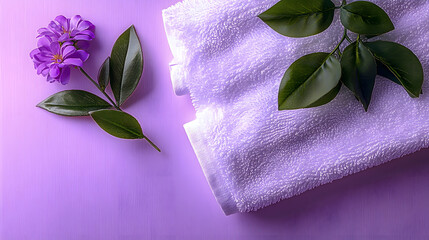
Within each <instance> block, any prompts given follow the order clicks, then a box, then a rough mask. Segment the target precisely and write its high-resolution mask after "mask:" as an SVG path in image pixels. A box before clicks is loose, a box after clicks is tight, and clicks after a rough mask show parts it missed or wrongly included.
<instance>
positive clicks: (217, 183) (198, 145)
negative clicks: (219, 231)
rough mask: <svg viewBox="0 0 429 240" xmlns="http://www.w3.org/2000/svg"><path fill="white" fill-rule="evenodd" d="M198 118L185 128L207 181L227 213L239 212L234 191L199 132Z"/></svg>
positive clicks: (185, 125)
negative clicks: (216, 164) (216, 165)
mask: <svg viewBox="0 0 429 240" xmlns="http://www.w3.org/2000/svg"><path fill="white" fill-rule="evenodd" d="M198 125H199V123H198V119H196V120H194V121H191V122H189V123H186V124H184V125H183V128H184V129H185V131H186V135H187V136H188V138H189V141H190V143H191V146H192V148H193V150H194V152H195V155H196V156H197V159H198V161H199V163H200V166H201V168H202V170H203V172H204V175H205V177H206V180H207V182H208V183H209V185H210V189H211V191H212V192H213V195H214V196H215V198H216V201H217V202H218V203H219V205H220V207H221V208H222V210H223V212H224V213H225V215H227V216H228V215H231V214H234V213H237V212H239V210H238V207H237V204H236V202H235V200H234V198H233V196H232V193H231V192H230V191H228V187H227V184H226V182H225V179H224V178H223V177H222V176H221V174H220V173H219V172H218V170H217V168H216V167H215V166H214V165H215V163H214V162H212V161H210V159H213V157H212V154H211V152H210V150H209V149H208V148H207V144H206V143H205V140H204V137H203V136H202V134H200V133H199V131H200V129H201V128H200V127H199V126H198Z"/></svg>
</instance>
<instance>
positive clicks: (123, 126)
mask: <svg viewBox="0 0 429 240" xmlns="http://www.w3.org/2000/svg"><path fill="white" fill-rule="evenodd" d="M90 114H91V117H92V118H93V119H94V121H95V122H96V123H97V124H98V126H100V127H101V128H102V129H103V130H104V131H106V132H107V133H109V134H111V135H113V136H115V137H118V138H124V139H140V138H143V137H144V135H143V132H142V128H141V126H140V124H139V122H138V121H137V120H136V119H135V118H134V117H133V116H131V115H130V114H128V113H125V112H121V111H116V110H99V111H95V112H91V113H90Z"/></svg>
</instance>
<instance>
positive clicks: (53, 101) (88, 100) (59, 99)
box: [37, 90, 112, 116]
mask: <svg viewBox="0 0 429 240" xmlns="http://www.w3.org/2000/svg"><path fill="white" fill-rule="evenodd" d="M37 107H40V108H43V109H45V110H47V111H49V112H51V113H55V114H58V115H63V116H86V115H89V112H91V111H95V110H100V109H107V108H111V107H112V106H111V105H110V104H109V103H107V102H106V101H104V100H103V99H102V98H100V97H98V96H96V95H94V94H92V93H89V92H85V91H82V90H66V91H62V92H59V93H56V94H54V95H52V96H50V97H48V98H47V99H45V100H43V102H41V103H39V104H37Z"/></svg>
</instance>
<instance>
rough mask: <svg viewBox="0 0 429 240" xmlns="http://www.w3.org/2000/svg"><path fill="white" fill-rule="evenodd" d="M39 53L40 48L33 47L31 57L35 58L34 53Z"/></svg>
mask: <svg viewBox="0 0 429 240" xmlns="http://www.w3.org/2000/svg"><path fill="white" fill-rule="evenodd" d="M39 53H40V50H39V49H38V48H36V49H33V51H31V52H30V57H31V59H33V58H34V55H36V54H39Z"/></svg>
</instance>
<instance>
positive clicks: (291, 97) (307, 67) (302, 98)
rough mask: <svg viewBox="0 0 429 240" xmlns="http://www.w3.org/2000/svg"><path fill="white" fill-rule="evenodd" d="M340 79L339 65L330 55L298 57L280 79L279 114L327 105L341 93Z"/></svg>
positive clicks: (317, 54)
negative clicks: (283, 111) (284, 111)
mask: <svg viewBox="0 0 429 240" xmlns="http://www.w3.org/2000/svg"><path fill="white" fill-rule="evenodd" d="M340 78H341V65H340V62H339V61H338V60H337V59H336V58H335V57H334V56H332V55H330V54H329V53H313V54H310V55H306V56H303V57H301V58H300V59H298V60H296V61H295V62H294V63H292V65H291V66H290V67H289V69H288V70H287V71H286V73H285V75H284V76H283V79H282V82H281V84H280V90H279V98H278V103H279V110H291V109H299V108H310V107H317V106H321V105H323V104H326V103H328V102H330V101H331V100H332V99H334V98H335V96H336V95H337V94H338V91H339V90H340V87H341V84H339V83H340Z"/></svg>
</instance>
